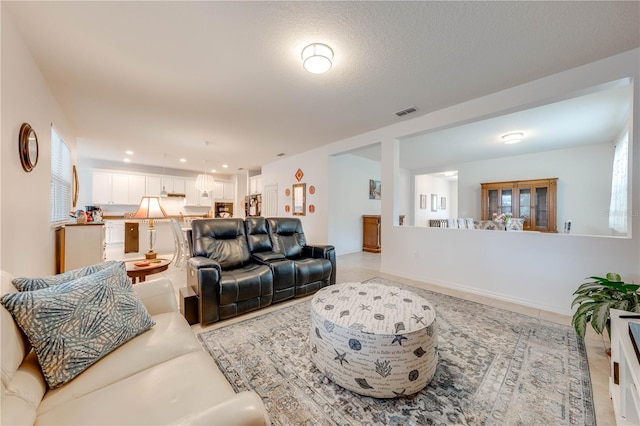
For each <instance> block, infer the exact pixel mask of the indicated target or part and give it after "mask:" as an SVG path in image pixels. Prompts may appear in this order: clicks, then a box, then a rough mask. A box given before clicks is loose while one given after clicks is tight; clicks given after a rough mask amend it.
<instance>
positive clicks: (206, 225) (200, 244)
mask: <svg viewBox="0 0 640 426" xmlns="http://www.w3.org/2000/svg"><path fill="white" fill-rule="evenodd" d="M191 230H192V238H193V255H194V256H203V257H208V258H210V259H213V260H215V261H217V262H218V263H219V264H220V267H222V269H233V268H237V267H240V266H242V265H244V264H246V263H247V262H249V260H250V258H251V254H250V253H249V247H248V245H247V239H246V236H245V229H244V220H242V219H233V218H232V219H198V220H194V221H193V222H191Z"/></svg>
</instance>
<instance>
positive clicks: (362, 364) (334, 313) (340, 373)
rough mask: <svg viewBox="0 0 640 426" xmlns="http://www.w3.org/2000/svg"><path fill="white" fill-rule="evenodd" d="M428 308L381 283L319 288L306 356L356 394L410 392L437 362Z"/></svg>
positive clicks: (419, 299)
mask: <svg viewBox="0 0 640 426" xmlns="http://www.w3.org/2000/svg"><path fill="white" fill-rule="evenodd" d="M437 331H438V327H437V323H436V312H435V310H434V309H433V306H431V304H430V303H429V302H428V301H427V300H426V299H425V298H423V297H420V296H418V295H417V294H415V293H412V292H410V291H408V290H404V289H401V288H397V287H392V286H386V285H382V284H361V283H344V284H337V285H332V286H328V287H324V288H323V289H321V290H320V291H318V292H317V293H316V294H315V296H314V297H313V299H312V300H311V330H310V333H309V343H310V347H311V360H312V361H313V363H314V364H315V365H316V367H317V368H318V369H319V370H320V371H321V372H323V373H324V374H325V375H326V376H327V378H329V379H330V380H332V381H333V382H334V383H336V384H338V385H340V386H342V387H343V388H346V389H349V390H351V391H353V392H356V393H359V394H361V395H367V396H373V397H376V398H394V397H398V396H406V395H411V394H414V393H416V392H418V391H420V390H421V389H422V388H424V387H425V386H426V385H427V383H429V381H431V379H432V378H433V375H434V373H435V371H436V364H437V363H438V333H437Z"/></svg>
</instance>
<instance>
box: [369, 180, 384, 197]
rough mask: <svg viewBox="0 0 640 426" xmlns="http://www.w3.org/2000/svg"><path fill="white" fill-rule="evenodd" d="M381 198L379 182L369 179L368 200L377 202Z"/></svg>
mask: <svg viewBox="0 0 640 426" xmlns="http://www.w3.org/2000/svg"><path fill="white" fill-rule="evenodd" d="M381 196H382V184H381V183H380V181H379V180H374V179H369V199H370V200H379V199H380V198H381Z"/></svg>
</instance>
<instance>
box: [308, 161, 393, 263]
mask: <svg viewBox="0 0 640 426" xmlns="http://www.w3.org/2000/svg"><path fill="white" fill-rule="evenodd" d="M369 179H374V180H380V162H378V161H373V160H368V159H365V158H362V157H358V156H356V155H353V154H344V155H339V156H336V157H330V158H329V187H330V188H339V189H338V190H332V191H331V193H330V194H329V205H330V206H332V207H331V208H330V209H329V222H330V223H331V224H334V226H332V227H331V228H330V230H329V241H331V244H333V245H334V246H335V247H336V253H337V254H345V253H353V252H357V251H362V215H379V214H380V211H381V204H382V200H370V199H369ZM384 191H385V188H384V182H382V197H383V198H384V196H385V195H384ZM305 232H307V231H306V230H305Z"/></svg>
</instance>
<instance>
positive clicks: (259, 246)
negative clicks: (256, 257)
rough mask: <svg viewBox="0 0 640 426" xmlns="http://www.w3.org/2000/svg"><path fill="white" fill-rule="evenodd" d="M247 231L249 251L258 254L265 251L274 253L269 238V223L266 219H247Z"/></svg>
mask: <svg viewBox="0 0 640 426" xmlns="http://www.w3.org/2000/svg"><path fill="white" fill-rule="evenodd" d="M245 229H246V231H247V242H248V243H249V251H250V252H251V253H258V252H263V251H273V245H272V244H271V239H270V238H269V230H268V229H267V221H266V219H265V218H264V217H248V218H246V219H245Z"/></svg>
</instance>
